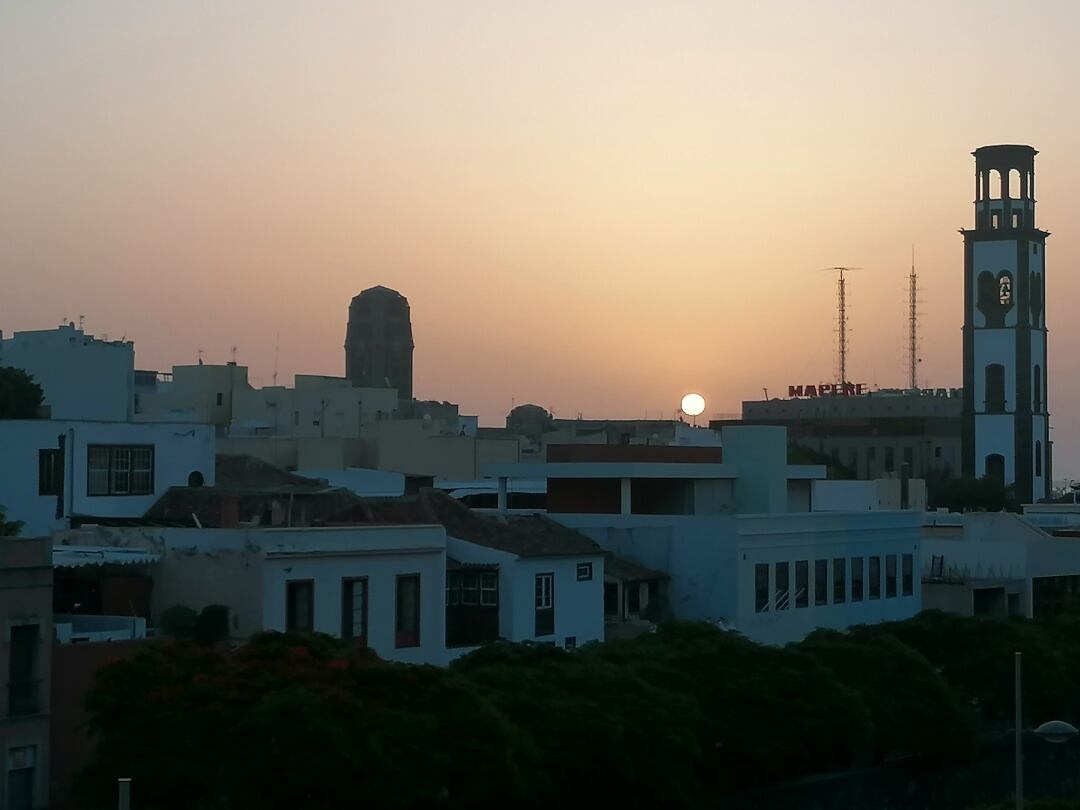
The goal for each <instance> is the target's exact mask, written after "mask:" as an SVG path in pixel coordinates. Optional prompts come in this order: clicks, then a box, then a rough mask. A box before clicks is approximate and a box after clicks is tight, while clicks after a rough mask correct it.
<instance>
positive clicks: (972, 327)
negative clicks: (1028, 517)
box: [962, 145, 1051, 503]
mask: <svg viewBox="0 0 1080 810" xmlns="http://www.w3.org/2000/svg"><path fill="white" fill-rule="evenodd" d="M972 154H973V155H974V156H975V228H974V229H973V230H964V231H963V234H964V414H963V434H962V435H963V473H964V474H965V475H973V476H975V477H976V478H981V477H982V476H984V475H990V476H993V477H995V478H997V479H998V480H1000V481H1001V482H1002V483H1003V484H1006V485H1009V486H1013V487H1015V491H1016V495H1017V497H1018V498H1019V499H1020V502H1021V503H1034V502H1035V501H1037V500H1039V499H1040V498H1045V497H1046V496H1047V494H1048V492H1049V482H1050V458H1051V454H1050V425H1049V412H1048V410H1047V404H1046V390H1047V387H1046V378H1047V369H1046V313H1045V303H1046V281H1045V279H1046V276H1045V261H1046V237H1048V236H1049V235H1050V234H1049V233H1047V232H1046V231H1042V230H1039V229H1038V228H1036V227H1035V155H1036V154H1038V153H1037V152H1036V150H1035V149H1033V148H1032V147H1030V146H1014V145H1001V146H984V147H982V148H980V149H976V150H975V151H974V152H972Z"/></svg>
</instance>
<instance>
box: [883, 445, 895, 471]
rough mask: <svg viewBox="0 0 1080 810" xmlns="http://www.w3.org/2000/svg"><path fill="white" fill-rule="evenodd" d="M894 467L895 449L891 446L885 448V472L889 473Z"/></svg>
mask: <svg viewBox="0 0 1080 810" xmlns="http://www.w3.org/2000/svg"><path fill="white" fill-rule="evenodd" d="M895 469H896V451H895V450H894V449H893V448H891V447H886V448H885V472H887V473H890V472H893V470H895Z"/></svg>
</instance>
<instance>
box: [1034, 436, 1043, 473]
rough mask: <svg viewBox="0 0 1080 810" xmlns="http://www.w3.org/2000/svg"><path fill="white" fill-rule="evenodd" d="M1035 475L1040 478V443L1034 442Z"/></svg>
mask: <svg viewBox="0 0 1080 810" xmlns="http://www.w3.org/2000/svg"><path fill="white" fill-rule="evenodd" d="M1035 475H1036V476H1037V477H1039V478H1041V477H1042V442H1035Z"/></svg>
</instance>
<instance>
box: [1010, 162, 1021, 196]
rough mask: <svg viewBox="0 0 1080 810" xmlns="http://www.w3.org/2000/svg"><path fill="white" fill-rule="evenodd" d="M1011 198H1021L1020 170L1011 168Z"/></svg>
mask: <svg viewBox="0 0 1080 810" xmlns="http://www.w3.org/2000/svg"><path fill="white" fill-rule="evenodd" d="M1009 199H1010V200H1019V199H1020V170H1019V169H1009Z"/></svg>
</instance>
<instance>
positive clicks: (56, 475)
mask: <svg viewBox="0 0 1080 810" xmlns="http://www.w3.org/2000/svg"><path fill="white" fill-rule="evenodd" d="M63 494H64V454H63V451H61V450H51V449H50V450H38V495H63Z"/></svg>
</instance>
